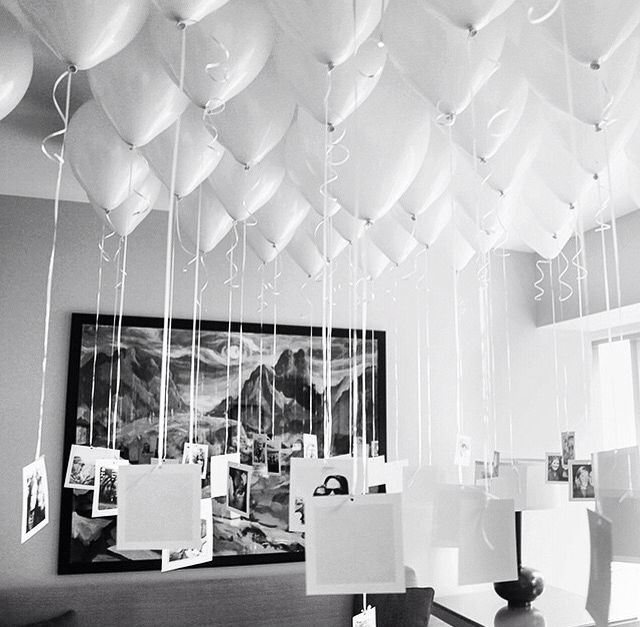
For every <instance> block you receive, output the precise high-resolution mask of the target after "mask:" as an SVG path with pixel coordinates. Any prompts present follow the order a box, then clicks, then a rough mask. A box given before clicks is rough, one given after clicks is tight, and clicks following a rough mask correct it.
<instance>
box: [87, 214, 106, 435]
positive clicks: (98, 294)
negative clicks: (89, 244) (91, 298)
mask: <svg viewBox="0 0 640 627" xmlns="http://www.w3.org/2000/svg"><path fill="white" fill-rule="evenodd" d="M106 232H107V226H106V224H103V225H102V237H101V239H100V245H99V247H98V248H99V250H100V263H99V266H98V289H97V290H96V318H95V324H94V330H93V334H94V335H93V360H92V364H91V404H90V407H89V446H93V424H94V412H95V399H96V365H97V362H98V333H99V329H100V301H101V298H102V270H103V267H104V261H105V252H104V245H105V240H106Z"/></svg>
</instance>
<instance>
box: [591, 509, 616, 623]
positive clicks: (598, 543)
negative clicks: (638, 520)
mask: <svg viewBox="0 0 640 627" xmlns="http://www.w3.org/2000/svg"><path fill="white" fill-rule="evenodd" d="M587 516H588V517H589V539H590V545H591V561H590V568H589V590H588V593H587V605H586V609H587V612H589V614H591V616H592V617H593V620H594V621H595V623H596V627H607V625H608V624H609V605H610V603H611V559H612V539H611V522H610V521H609V520H607V519H606V518H604V517H603V516H600V514H598V513H597V512H594V511H592V510H590V509H588V510H587Z"/></svg>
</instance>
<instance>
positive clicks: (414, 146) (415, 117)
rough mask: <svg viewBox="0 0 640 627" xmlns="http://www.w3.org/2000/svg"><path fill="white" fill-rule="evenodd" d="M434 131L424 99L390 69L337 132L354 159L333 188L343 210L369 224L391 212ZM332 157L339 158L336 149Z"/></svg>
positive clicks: (339, 173)
mask: <svg viewBox="0 0 640 627" xmlns="http://www.w3.org/2000/svg"><path fill="white" fill-rule="evenodd" d="M301 119H302V118H301ZM430 128H431V125H430V121H429V117H428V113H427V111H426V110H425V107H424V105H423V103H422V101H421V99H420V98H418V97H417V96H416V95H415V94H414V93H413V92H412V91H411V90H410V89H408V86H407V84H406V83H405V82H404V81H403V80H402V77H401V76H400V74H399V73H398V72H397V71H396V70H395V69H394V68H393V67H391V65H387V66H386V67H385V69H384V72H383V73H382V78H381V79H380V83H379V84H378V86H377V87H376V88H375V90H374V91H373V93H372V94H371V96H369V98H367V100H366V101H365V102H364V103H363V104H362V105H361V106H360V107H359V109H358V114H357V115H356V116H351V117H349V118H347V120H346V121H345V122H344V123H343V124H341V125H340V126H338V127H337V128H336V131H335V132H336V133H345V137H344V139H343V140H342V145H343V146H344V147H345V148H347V149H348V150H349V153H350V154H349V158H348V159H347V160H346V161H345V162H344V163H343V164H342V165H340V166H339V167H336V173H337V178H336V180H335V181H333V182H332V183H331V188H330V189H331V192H332V193H333V194H334V195H335V197H336V199H337V200H338V202H339V203H340V205H341V206H342V207H343V208H345V209H346V210H347V211H349V213H351V215H353V216H356V217H359V218H364V219H366V220H370V221H375V220H376V219H377V218H379V217H380V216H382V215H384V214H385V213H386V212H387V211H389V209H391V207H392V206H393V205H394V204H395V203H396V202H397V201H398V200H399V198H400V196H402V194H404V192H405V191H406V190H407V188H408V187H409V185H410V184H411V182H412V181H413V179H414V177H415V176H416V174H417V172H418V170H419V169H420V166H421V165H422V162H423V161H424V157H425V154H426V152H427V147H428V144H429V132H430ZM339 136H340V135H337V137H339ZM333 154H339V153H337V151H336V149H335V148H334V153H333Z"/></svg>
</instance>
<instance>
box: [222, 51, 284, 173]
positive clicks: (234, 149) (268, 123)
mask: <svg viewBox="0 0 640 627" xmlns="http://www.w3.org/2000/svg"><path fill="white" fill-rule="evenodd" d="M295 106H296V105H295V102H294V101H293V99H292V98H291V97H290V96H289V94H288V92H287V90H286V89H284V88H283V87H282V85H280V78H279V76H278V75H277V74H276V72H275V69H274V67H273V63H271V62H269V63H267V65H266V66H265V67H264V68H263V70H262V71H261V72H260V74H259V75H258V77H257V78H256V79H255V80H254V81H253V82H252V83H251V84H250V85H249V86H248V87H247V88H246V89H243V90H242V91H241V92H240V93H239V94H238V95H237V96H234V97H233V98H231V100H229V101H228V102H227V103H226V106H225V108H224V111H222V112H221V113H219V114H218V115H216V116H215V118H214V119H213V120H212V121H211V123H212V124H213V125H214V126H215V128H216V129H217V131H218V139H219V141H220V143H221V144H222V145H223V146H225V148H227V150H229V152H231V154H232V155H233V156H234V157H235V158H236V161H239V162H240V163H242V164H244V165H247V166H251V167H253V166H255V164H256V163H259V162H260V161H262V159H263V158H264V157H265V156H266V155H267V153H268V152H269V151H271V150H272V149H273V148H274V146H276V144H278V143H279V142H280V140H281V139H282V138H283V137H284V134H285V133H286V132H287V129H288V128H289V126H290V124H291V120H292V119H293V114H294V111H295Z"/></svg>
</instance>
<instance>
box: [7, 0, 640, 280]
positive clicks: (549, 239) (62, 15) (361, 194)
mask: <svg viewBox="0 0 640 627" xmlns="http://www.w3.org/2000/svg"><path fill="white" fill-rule="evenodd" d="M18 3H19V6H20V8H21V10H22V11H23V13H24V15H25V17H26V18H27V19H28V21H29V22H30V24H31V26H32V27H33V28H34V30H35V31H36V32H37V33H38V35H39V36H40V37H41V38H42V40H43V41H44V42H45V43H46V44H47V45H48V46H49V47H50V48H51V50H53V52H54V53H55V54H56V55H57V56H58V57H59V58H60V59H62V60H63V61H64V62H65V63H67V64H68V65H73V66H75V67H76V68H77V69H80V70H86V71H87V74H88V78H89V83H90V86H91V91H92V94H93V97H94V99H93V100H90V101H88V102H86V103H85V104H84V105H82V106H81V107H80V109H79V110H78V111H77V112H76V113H75V114H74V116H73V118H72V119H71V121H70V124H69V127H68V130H67V134H66V146H67V160H68V162H69V164H70V165H71V168H72V170H73V172H74V174H75V176H76V178H77V179H78V181H79V182H80V184H81V185H82V187H83V188H84V189H85V191H86V193H87V196H88V197H89V199H90V201H91V203H92V204H93V205H94V206H95V207H96V208H97V210H98V211H99V212H100V213H101V215H104V216H105V218H106V219H107V220H108V221H109V224H110V225H111V226H112V227H113V228H114V229H115V230H116V231H117V232H118V233H120V234H121V235H127V234H129V233H130V232H131V231H132V230H133V229H134V228H135V227H136V226H137V224H138V223H139V222H140V220H142V219H143V218H144V217H145V215H147V213H148V211H149V210H150V209H151V207H152V206H153V205H154V203H155V202H156V199H157V198H158V195H159V193H160V190H161V187H162V186H163V185H164V186H165V187H167V188H171V189H173V190H174V192H175V195H176V197H177V198H178V199H179V205H178V220H179V226H180V229H181V231H182V232H183V233H185V234H186V235H187V236H188V237H189V238H190V239H191V240H192V242H193V244H194V245H195V246H197V248H198V249H200V250H201V251H203V252H208V251H210V250H212V249H213V248H214V247H215V246H216V245H217V244H218V243H219V242H220V241H221V239H222V238H223V237H224V236H225V235H226V234H227V233H228V232H229V230H230V229H231V228H232V226H233V223H234V221H242V220H248V219H251V220H252V222H255V225H256V228H250V229H248V234H247V235H248V240H249V243H250V245H251V246H252V248H253V249H254V251H255V252H256V254H257V255H258V256H259V257H260V259H261V260H262V261H263V262H265V263H266V262H269V261H271V260H272V259H274V258H275V256H276V255H278V254H279V253H280V252H282V251H283V250H284V249H285V247H286V248H287V250H288V253H289V254H290V256H291V257H292V258H293V259H294V260H295V261H296V262H297V263H298V265H299V266H300V267H301V268H302V269H303V270H304V272H305V273H306V274H308V275H310V276H315V275H317V274H318V273H319V272H320V271H321V270H322V268H323V266H324V264H325V263H326V261H327V260H329V261H331V260H333V259H334V258H335V257H336V256H337V255H339V254H340V253H341V251H342V250H344V249H345V248H346V247H347V246H348V245H349V243H352V242H354V241H355V240H359V250H360V263H361V264H362V267H363V268H364V269H365V272H366V273H367V275H368V276H371V277H376V276H378V275H379V274H380V273H381V272H382V271H384V269H385V268H386V267H387V266H388V265H389V263H394V264H399V263H402V262H403V261H404V260H405V259H406V258H407V257H408V256H409V255H410V254H411V252H412V251H413V250H414V249H415V248H416V247H417V246H427V247H429V246H431V245H432V244H433V243H434V242H435V241H436V240H437V239H438V237H439V236H440V235H441V234H442V233H443V232H444V231H445V230H447V229H448V231H449V233H450V235H451V242H452V247H453V250H454V257H453V259H454V261H453V263H454V265H455V267H456V268H458V269H460V268H462V267H464V266H465V265H466V264H467V263H468V261H469V260H470V259H471V258H472V257H473V256H474V255H475V254H476V253H478V252H480V253H486V252H487V251H489V250H491V249H492V248H493V247H495V246H496V245H500V243H501V242H502V241H503V240H504V237H505V232H506V231H507V230H511V229H513V230H514V231H516V232H517V233H518V235H519V237H520V238H521V239H522V240H523V241H524V242H525V243H527V244H528V245H529V246H530V247H531V248H532V249H534V250H535V251H537V252H538V253H539V254H541V255H542V256H544V257H547V258H552V257H554V256H556V255H557V254H558V253H559V252H560V251H561V250H562V248H563V246H564V245H565V244H566V242H567V241H568V239H569V238H570V237H571V236H572V234H573V233H574V230H575V228H576V216H577V215H578V213H580V212H581V211H582V212H589V211H591V212H592V213H593V212H595V211H601V206H600V205H599V204H598V203H597V202H596V198H597V197H598V192H601V189H602V185H603V178H604V177H605V175H606V173H607V172H608V171H613V169H614V168H612V167H611V166H612V164H614V165H616V168H615V171H616V172H620V171H622V172H625V173H631V174H633V173H635V172H636V171H637V169H640V150H638V149H634V148H633V146H634V145H636V144H637V142H634V141H633V135H634V132H635V131H636V127H637V122H638V113H636V109H637V107H636V106H635V103H636V101H637V100H636V96H637V95H638V94H639V93H640V78H639V77H638V73H637V72H636V59H637V56H638V51H639V45H640V41H639V39H638V36H637V34H635V30H636V27H637V26H638V24H639V23H640V4H638V3H637V2H635V0H610V1H608V2H606V3H603V2H601V0H583V1H582V2H580V3H576V2H560V3H557V4H556V8H557V10H556V11H555V13H554V12H553V11H550V12H549V14H548V15H546V16H543V17H544V18H546V19H544V20H543V19H537V18H538V17H539V16H536V15H534V13H535V11H534V10H532V9H530V8H529V4H530V3H529V2H527V1H526V0H459V1H456V2H450V1H449V0H356V1H355V2H354V1H353V0H267V1H266V2H264V1H261V0H153V3H151V2H149V1H148V0H111V1H110V2H104V1H100V0H49V2H46V3H43V2H41V1H39V0H18ZM558 7H559V8H558ZM543 8H544V7H543ZM547 8H548V7H547ZM541 12H543V11H541ZM538 22H540V23H538ZM0 53H2V54H0V83H1V84H2V85H3V86H4V85H8V88H7V89H5V90H4V91H2V92H0V118H1V117H4V116H5V115H7V113H8V112H9V111H11V110H12V109H13V107H15V106H16V104H17V103H18V102H19V101H20V99H21V98H22V96H23V94H24V92H25V90H26V88H27V86H28V83H29V80H30V77H31V72H32V66H33V57H32V52H31V47H30V44H29V41H28V38H27V37H26V36H25V34H24V33H23V32H22V30H21V27H20V25H19V23H18V22H17V21H16V20H15V19H14V18H13V16H12V15H11V14H9V13H7V12H6V11H3V12H2V14H0ZM178 123H179V125H180V126H179V134H178V135H177V134H176V125H177V124H178ZM601 131H604V132H601ZM176 137H177V141H178V145H177V161H176V162H175V163H174V160H173V154H174V143H175V141H176ZM636 153H639V154H636ZM637 187H640V186H637ZM631 189H632V191H631V192H630V193H634V192H635V189H634V188H633V187H632V188H631ZM638 192H640V189H638ZM639 195H640V194H639ZM326 216H330V218H331V219H330V222H329V224H327V222H328V221H326V222H323V221H324V220H325V218H326ZM366 227H370V228H366ZM360 243H361V245H360Z"/></svg>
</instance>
